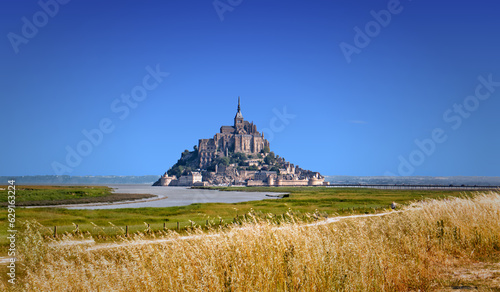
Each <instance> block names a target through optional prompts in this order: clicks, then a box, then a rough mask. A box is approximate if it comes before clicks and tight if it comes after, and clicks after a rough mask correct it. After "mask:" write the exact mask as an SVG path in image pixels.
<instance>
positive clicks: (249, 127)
mask: <svg viewBox="0 0 500 292" xmlns="http://www.w3.org/2000/svg"><path fill="white" fill-rule="evenodd" d="M266 146H267V147H269V141H267V140H266V139H264V134H261V133H259V132H258V131H257V126H256V125H254V124H253V122H251V123H250V122H248V121H245V120H244V119H243V115H242V114H241V107H240V98H239V97H238V111H237V112H236V116H235V117H234V125H233V126H222V127H220V133H217V134H215V136H214V137H213V138H211V139H200V140H199V143H198V153H199V154H198V157H199V165H198V167H199V168H200V169H205V168H206V167H207V166H209V165H210V164H211V163H212V161H213V160H214V159H215V158H217V157H219V156H228V153H230V152H232V153H236V152H241V153H245V154H254V153H259V152H260V151H261V150H262V149H264V147H266Z"/></svg>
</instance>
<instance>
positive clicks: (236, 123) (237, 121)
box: [234, 96, 243, 127]
mask: <svg viewBox="0 0 500 292" xmlns="http://www.w3.org/2000/svg"><path fill="white" fill-rule="evenodd" d="M234 126H235V127H237V126H238V127H239V126H243V115H242V114H241V107H240V97H239V96H238V111H237V112H236V116H235V117H234Z"/></svg>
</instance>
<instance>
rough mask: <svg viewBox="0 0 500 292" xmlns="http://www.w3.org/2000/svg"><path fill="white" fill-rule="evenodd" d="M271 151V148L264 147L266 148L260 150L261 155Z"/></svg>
mask: <svg viewBox="0 0 500 292" xmlns="http://www.w3.org/2000/svg"><path fill="white" fill-rule="evenodd" d="M270 151H271V149H269V146H264V148H262V150H260V152H261V153H269V152H270Z"/></svg>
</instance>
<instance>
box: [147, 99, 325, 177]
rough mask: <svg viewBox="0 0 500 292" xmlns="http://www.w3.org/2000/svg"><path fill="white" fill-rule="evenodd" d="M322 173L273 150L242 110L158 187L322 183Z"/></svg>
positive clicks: (186, 153)
mask: <svg viewBox="0 0 500 292" xmlns="http://www.w3.org/2000/svg"><path fill="white" fill-rule="evenodd" d="M326 184H328V183H327V182H325V179H324V177H323V176H322V175H321V174H320V173H319V172H314V171H310V170H306V169H302V168H300V167H299V166H298V165H294V164H292V163H290V162H288V161H286V160H285V159H284V158H283V157H280V156H279V155H275V153H274V152H273V151H271V149H270V146H269V141H268V140H266V139H265V138H264V134H261V133H259V132H258V131H257V126H256V125H254V124H253V122H252V123H251V122H248V121H245V120H244V119H243V115H242V113H241V107H240V98H239V97H238V109H237V112H236V115H235V117H234V124H233V126H222V127H220V132H219V133H216V134H215V135H214V137H213V138H210V139H200V140H199V142H198V145H197V146H196V145H195V146H194V147H193V151H189V150H184V152H182V154H181V158H180V159H179V160H178V161H177V163H175V164H174V165H173V166H172V167H170V169H169V170H168V171H167V172H165V173H164V174H163V175H162V176H161V177H160V178H159V179H158V180H157V181H156V182H155V183H154V184H153V185H154V186H214V185H217V186H222V185H242V186H321V185H326Z"/></svg>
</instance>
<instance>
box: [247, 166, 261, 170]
mask: <svg viewBox="0 0 500 292" xmlns="http://www.w3.org/2000/svg"><path fill="white" fill-rule="evenodd" d="M247 170H259V168H258V167H257V166H256V165H250V166H249V167H247Z"/></svg>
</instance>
